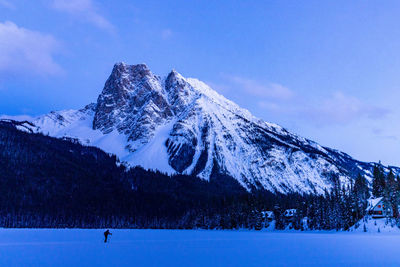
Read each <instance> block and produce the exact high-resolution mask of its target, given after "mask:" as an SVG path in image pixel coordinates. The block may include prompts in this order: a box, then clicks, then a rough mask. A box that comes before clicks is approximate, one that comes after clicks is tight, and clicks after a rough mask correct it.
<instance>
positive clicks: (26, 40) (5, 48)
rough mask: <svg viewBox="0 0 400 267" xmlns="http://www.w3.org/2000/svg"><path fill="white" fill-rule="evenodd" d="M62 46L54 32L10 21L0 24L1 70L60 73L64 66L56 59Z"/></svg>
mask: <svg viewBox="0 0 400 267" xmlns="http://www.w3.org/2000/svg"><path fill="white" fill-rule="evenodd" d="M59 49H60V44H59V42H58V41H57V40H56V39H55V38H54V37H52V36H51V35H48V34H43V33H41V32H37V31H32V30H28V29H25V28H22V27H18V26H17V25H16V24H14V23H13V22H10V21H7V22H5V23H0V51H1V53H0V73H1V72H24V71H32V72H35V73H39V74H59V73H61V72H62V68H61V67H60V66H59V65H58V64H57V63H56V62H55V60H54V54H55V53H57V52H58V51H59Z"/></svg>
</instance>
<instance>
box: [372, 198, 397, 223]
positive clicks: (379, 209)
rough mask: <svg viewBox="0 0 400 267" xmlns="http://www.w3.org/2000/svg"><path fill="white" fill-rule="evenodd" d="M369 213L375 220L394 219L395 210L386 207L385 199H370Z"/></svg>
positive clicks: (388, 206)
mask: <svg viewBox="0 0 400 267" xmlns="http://www.w3.org/2000/svg"><path fill="white" fill-rule="evenodd" d="M367 213H368V215H371V216H372V218H374V219H378V218H385V217H393V210H392V208H391V207H390V205H385V201H384V198H383V197H378V198H370V199H368V205H367Z"/></svg>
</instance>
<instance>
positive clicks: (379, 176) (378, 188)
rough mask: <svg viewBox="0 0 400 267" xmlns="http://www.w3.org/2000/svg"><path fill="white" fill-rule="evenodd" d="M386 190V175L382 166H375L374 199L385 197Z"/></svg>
mask: <svg viewBox="0 0 400 267" xmlns="http://www.w3.org/2000/svg"><path fill="white" fill-rule="evenodd" d="M384 190H385V175H384V173H383V171H382V168H381V166H378V165H375V166H374V172H373V181H372V195H373V196H374V197H381V196H383V193H384Z"/></svg>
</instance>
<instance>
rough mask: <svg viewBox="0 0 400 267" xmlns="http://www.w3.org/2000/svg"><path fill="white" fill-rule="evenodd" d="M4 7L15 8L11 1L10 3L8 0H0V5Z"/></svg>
mask: <svg viewBox="0 0 400 267" xmlns="http://www.w3.org/2000/svg"><path fill="white" fill-rule="evenodd" d="M1 6H2V7H5V8H8V9H15V6H14V4H12V3H10V2H9V1H7V0H0V7H1Z"/></svg>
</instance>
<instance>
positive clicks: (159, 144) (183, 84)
mask: <svg viewBox="0 0 400 267" xmlns="http://www.w3.org/2000/svg"><path fill="white" fill-rule="evenodd" d="M34 124H35V125H36V126H38V127H39V128H40V129H41V130H42V131H43V132H46V133H49V134H50V135H53V136H60V137H61V136H70V137H73V138H79V139H80V140H82V141H83V142H85V143H89V144H91V145H96V146H99V147H101V148H103V149H104V150H106V151H108V152H112V153H116V154H117V155H118V156H119V157H120V158H121V160H122V161H126V162H128V163H129V164H131V165H141V166H143V167H145V168H149V169H158V170H160V171H163V172H168V173H186V174H192V175H197V176H199V177H202V178H204V179H210V177H214V178H215V177H216V178H215V179H223V177H227V176H231V177H233V178H235V179H236V180H237V181H238V182H239V183H240V184H241V185H242V186H243V187H245V188H247V189H251V188H254V187H262V188H265V189H268V190H271V191H277V192H282V193H289V192H293V191H294V192H302V193H303V192H307V193H313V192H317V193H323V192H324V190H325V189H328V190H329V189H330V188H332V185H333V181H335V180H337V179H339V180H340V182H341V183H343V184H348V183H349V181H350V180H351V179H353V178H355V177H356V176H357V175H358V174H359V173H360V174H362V175H364V176H365V177H367V178H368V179H370V178H371V176H372V169H373V166H374V164H373V163H364V162H360V161H357V160H355V159H353V158H351V157H350V156H349V155H347V154H345V153H342V152H339V151H336V150H333V149H330V148H327V147H322V146H320V145H319V144H317V143H315V142H313V141H310V140H308V139H305V138H302V137H299V136H297V135H295V134H292V133H290V132H288V131H287V130H285V129H284V128H282V127H280V126H278V125H275V124H272V123H268V122H264V121H262V120H260V119H257V118H255V117H254V116H253V115H251V113H250V112H249V111H247V110H245V109H243V108H240V107H239V106H238V105H236V104H235V103H233V102H232V101H229V100H227V99H226V98H225V97H223V96H221V95H219V94H218V93H217V92H215V91H214V90H212V89H211V88H210V87H209V86H207V85H206V84H204V83H203V82H201V81H199V80H196V79H192V78H184V77H183V76H182V75H180V74H179V73H178V72H176V71H174V70H173V71H171V72H170V73H169V74H168V76H167V77H166V79H165V80H164V81H161V79H160V78H159V77H158V76H156V75H154V74H153V73H152V72H151V71H150V70H149V68H148V67H147V66H146V65H145V64H138V65H127V64H125V63H117V64H115V66H114V68H113V70H112V72H111V75H110V77H109V78H108V79H107V81H106V83H105V85H104V88H103V91H102V92H101V94H100V95H99V97H98V100H97V103H96V105H95V107H94V106H93V105H89V106H88V107H86V108H85V109H82V110H79V111H61V112H55V113H50V114H48V115H44V116H41V117H39V118H37V119H36V120H35V121H34ZM392 170H393V171H394V172H395V173H396V174H400V171H399V169H398V168H392ZM221 177H222V178H221ZM223 182H224V181H221V183H223Z"/></svg>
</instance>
